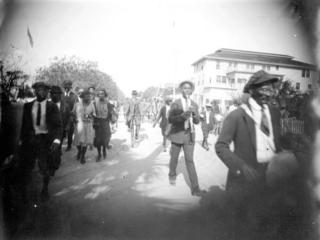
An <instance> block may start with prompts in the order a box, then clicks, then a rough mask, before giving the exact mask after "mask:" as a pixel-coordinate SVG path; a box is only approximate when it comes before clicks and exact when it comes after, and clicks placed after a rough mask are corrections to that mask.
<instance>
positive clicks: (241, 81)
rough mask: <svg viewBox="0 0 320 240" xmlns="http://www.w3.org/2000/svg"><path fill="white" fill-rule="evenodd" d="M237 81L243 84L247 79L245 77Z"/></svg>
mask: <svg viewBox="0 0 320 240" xmlns="http://www.w3.org/2000/svg"><path fill="white" fill-rule="evenodd" d="M237 81H238V83H240V84H243V83H246V81H247V80H246V79H245V78H238V79H237Z"/></svg>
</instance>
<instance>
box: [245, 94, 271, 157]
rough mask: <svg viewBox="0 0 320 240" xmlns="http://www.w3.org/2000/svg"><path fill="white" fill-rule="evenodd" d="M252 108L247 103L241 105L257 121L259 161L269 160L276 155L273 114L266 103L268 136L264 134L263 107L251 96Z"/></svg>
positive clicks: (250, 103)
mask: <svg viewBox="0 0 320 240" xmlns="http://www.w3.org/2000/svg"><path fill="white" fill-rule="evenodd" d="M249 105H250V107H251V111H250V109H249V108H248V107H247V106H246V105H245V104H243V105H241V107H242V108H244V110H245V111H246V113H247V114H248V115H249V116H250V117H251V118H252V119H253V120H254V122H255V130H256V146H257V161H258V162H259V163H265V162H269V161H270V160H271V159H272V158H273V157H274V155H275V151H276V148H275V143H274V136H273V127H272V122H271V115H270V111H269V108H268V105H264V108H265V110H264V111H265V113H266V116H267V120H268V125H269V130H270V134H269V136H267V135H266V134H264V133H263V132H262V131H261V129H260V127H261V118H262V107H261V106H260V105H259V104H258V103H257V102H256V101H255V100H254V99H253V98H249Z"/></svg>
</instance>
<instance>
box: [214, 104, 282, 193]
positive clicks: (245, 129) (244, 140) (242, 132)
mask: <svg viewBox="0 0 320 240" xmlns="http://www.w3.org/2000/svg"><path fill="white" fill-rule="evenodd" d="M269 110H270V115H271V121H272V126H273V134H274V142H275V147H276V151H277V152H278V151H280V150H281V146H280V112H279V111H278V109H276V108H274V107H270V106H269ZM231 142H233V143H234V151H231V150H230V144H231ZM215 148H216V153H217V155H218V157H219V158H220V159H221V160H222V161H223V162H224V164H225V165H226V166H227V167H228V169H229V172H228V178H227V191H228V190H229V191H232V190H235V191H243V190H247V185H248V182H246V180H245V178H244V176H242V174H241V170H242V166H243V165H244V164H247V165H249V166H251V167H253V168H255V169H258V167H259V164H258V161H257V155H256V131H255V123H254V121H253V119H252V118H251V117H250V116H249V115H248V114H247V113H246V112H245V111H244V109H243V108H241V107H239V108H238V109H236V110H234V111H232V112H231V113H230V114H229V115H227V117H226V118H225V120H224V122H223V126H222V130H221V133H220V136H219V138H218V140H217V142H216V145H215ZM237 172H238V173H240V174H237Z"/></svg>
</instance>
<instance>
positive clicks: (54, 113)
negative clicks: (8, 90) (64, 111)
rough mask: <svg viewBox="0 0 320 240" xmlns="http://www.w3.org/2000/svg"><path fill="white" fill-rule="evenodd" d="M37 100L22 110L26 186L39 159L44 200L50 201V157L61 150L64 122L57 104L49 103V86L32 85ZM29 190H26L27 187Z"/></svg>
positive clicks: (23, 162) (27, 104) (42, 84)
mask: <svg viewBox="0 0 320 240" xmlns="http://www.w3.org/2000/svg"><path fill="white" fill-rule="evenodd" d="M33 88H34V89H35V94H36V100H35V101H33V102H30V103H26V104H25V105H24V109H23V117H22V127H21V136H20V139H21V157H22V159H21V165H20V167H21V169H22V171H23V174H22V175H23V177H24V178H25V179H24V183H25V184H28V183H29V181H30V177H31V173H32V170H33V168H34V166H35V163H36V160H37V161H38V166H39V169H40V173H41V175H42V176H43V186H42V191H41V197H42V199H43V200H46V199H48V197H49V193H48V185H49V181H50V176H52V175H53V172H52V169H51V168H50V165H51V164H50V162H49V161H50V160H51V159H50V156H51V155H52V154H56V152H57V151H59V147H60V139H61V136H62V122H61V117H60V112H59V109H58V107H57V105H56V104H54V103H52V102H50V101H47V96H48V92H49V86H48V85H47V84H45V83H43V82H37V83H35V84H34V85H33ZM25 189H26V188H25Z"/></svg>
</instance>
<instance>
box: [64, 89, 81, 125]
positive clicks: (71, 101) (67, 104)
mask: <svg viewBox="0 0 320 240" xmlns="http://www.w3.org/2000/svg"><path fill="white" fill-rule="evenodd" d="M61 102H62V103H63V108H62V111H63V116H62V122H63V125H64V126H65V125H67V124H70V123H71V122H73V121H74V117H75V116H74V114H73V108H74V105H75V103H76V102H78V97H77V95H76V94H75V93H74V92H70V93H69V96H66V95H64V96H63V97H62V99H61Z"/></svg>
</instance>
